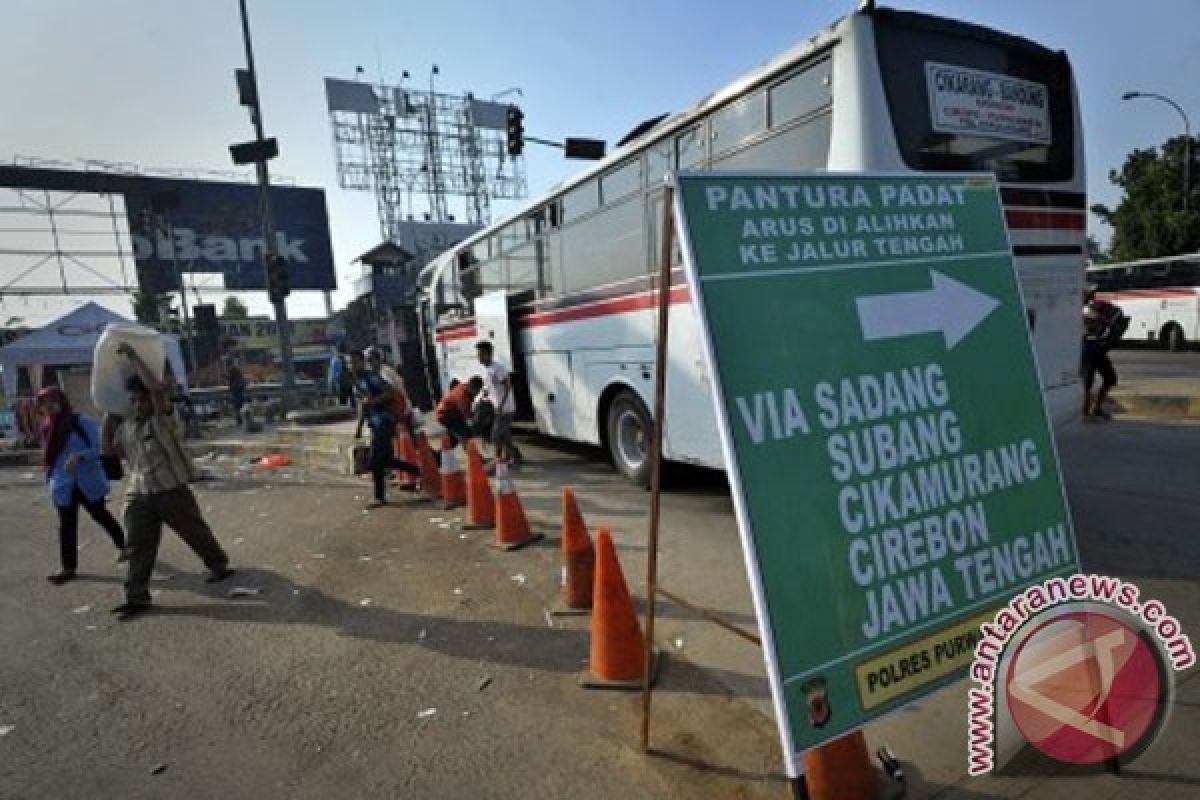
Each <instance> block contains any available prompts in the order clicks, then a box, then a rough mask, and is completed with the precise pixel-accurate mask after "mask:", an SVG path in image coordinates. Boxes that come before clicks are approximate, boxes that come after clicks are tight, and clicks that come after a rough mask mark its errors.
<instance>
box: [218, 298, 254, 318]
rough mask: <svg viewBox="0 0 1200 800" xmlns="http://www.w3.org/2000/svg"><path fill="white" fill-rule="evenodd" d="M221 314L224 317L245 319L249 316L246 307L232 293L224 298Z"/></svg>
mask: <svg viewBox="0 0 1200 800" xmlns="http://www.w3.org/2000/svg"><path fill="white" fill-rule="evenodd" d="M221 316H222V317H224V318H225V319H246V318H247V317H249V316H250V312H249V311H248V310H247V309H246V304H245V303H243V302H242V301H241V300H239V299H237V297H235V296H234V295H229V296H228V297H226V298H225V308H223V309H222V310H221Z"/></svg>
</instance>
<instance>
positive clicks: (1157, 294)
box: [1096, 289, 1196, 300]
mask: <svg viewBox="0 0 1200 800" xmlns="http://www.w3.org/2000/svg"><path fill="white" fill-rule="evenodd" d="M1096 296H1097V297H1099V298H1100V299H1102V300H1103V299H1108V300H1113V299H1116V300H1161V299H1162V298H1164V297H1195V296H1196V290H1195V289H1126V290H1125V291H1121V292H1097V293H1096Z"/></svg>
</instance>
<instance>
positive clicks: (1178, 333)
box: [1159, 322, 1187, 353]
mask: <svg viewBox="0 0 1200 800" xmlns="http://www.w3.org/2000/svg"><path fill="white" fill-rule="evenodd" d="M1159 338H1160V339H1161V340H1162V343H1163V347H1165V348H1166V349H1167V350H1170V351H1171V352H1172V353H1178V352H1179V351H1181V350H1183V349H1184V347H1186V346H1187V338H1186V337H1184V335H1183V328H1181V327H1179V325H1178V324H1177V323H1174V322H1170V323H1167V327H1165V328H1163V332H1162V336H1161V337H1159Z"/></svg>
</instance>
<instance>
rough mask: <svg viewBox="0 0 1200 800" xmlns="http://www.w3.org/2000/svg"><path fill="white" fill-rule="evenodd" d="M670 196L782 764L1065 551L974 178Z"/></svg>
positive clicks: (1020, 345)
mask: <svg viewBox="0 0 1200 800" xmlns="http://www.w3.org/2000/svg"><path fill="white" fill-rule="evenodd" d="M677 186H678V189H677V193H676V214H677V218H678V220H679V230H680V231H681V232H682V236H683V239H684V252H685V262H686V267H687V270H688V280H689V283H690V286H691V287H692V291H693V297H694V300H695V302H696V306H697V308H698V311H699V314H700V317H701V328H702V330H703V331H704V333H705V338H706V348H707V353H708V359H709V367H710V372H711V374H712V375H713V376H714V387H715V393H716V397H717V409H718V417H719V419H720V423H721V431H722V439H723V442H724V447H725V455H726V461H727V463H728V464H729V468H730V473H731V476H732V479H733V485H734V499H735V504H736V506H737V511H738V521H739V527H740V528H741V532H742V540H743V545H744V547H745V552H746V562H747V565H748V568H749V571H750V579H751V586H752V588H753V591H754V596H755V603H756V606H757V611H758V615H759V619H760V621H761V626H762V629H763V645H764V651H765V656H766V660H767V669H768V673H769V674H770V678H771V684H772V690H773V692H774V699H775V708H776V712H777V715H778V718H779V721H780V729H781V734H782V737H783V740H784V748H785V752H786V753H787V757H788V763H789V767H790V768H791V769H792V770H793V774H795V769H796V756H797V755H798V754H799V753H801V752H803V751H804V750H807V749H809V748H811V747H813V746H815V745H818V744H820V743H822V742H824V741H826V740H829V739H832V738H836V737H837V736H840V735H842V734H844V733H846V732H848V731H851V730H854V729H856V728H859V727H861V726H862V725H863V724H865V723H866V722H867V721H868V720H870V719H873V718H875V717H877V716H880V715H882V714H885V713H887V712H889V711H893V710H895V709H897V708H899V707H901V706H903V705H905V704H907V703H910V702H912V701H913V700H915V699H917V698H919V697H921V696H922V695H925V694H927V693H929V692H930V691H932V690H933V689H935V688H937V687H940V686H944V685H945V684H946V683H948V682H949V681H952V680H954V679H956V678H958V677H960V676H961V675H962V673H963V670H964V669H965V668H966V667H967V666H968V665H969V663H970V660H971V657H972V654H973V651H974V646H975V643H976V641H977V639H978V636H979V631H978V626H979V624H980V623H981V622H982V621H983V619H984V618H985V617H986V616H987V615H988V614H989V612H993V611H994V610H995V609H996V608H997V607H998V606H999V605H1001V604H1003V603H1004V602H1005V601H1006V600H1007V599H1008V598H1009V597H1011V596H1012V595H1014V594H1015V593H1016V592H1018V591H1020V590H1022V589H1024V588H1026V587H1028V586H1030V585H1031V584H1034V583H1037V582H1040V581H1043V580H1045V579H1047V578H1050V577H1052V576H1056V575H1061V574H1069V573H1072V572H1075V571H1076V570H1077V554H1076V548H1075V540H1074V533H1073V531H1072V528H1071V520H1070V516H1069V514H1068V512H1067V507H1066V502H1065V499H1064V495H1063V490H1062V484H1061V480H1060V477H1059V468H1058V460H1057V456H1056V453H1055V450H1054V443H1053V440H1052V438H1051V434H1050V430H1049V425H1048V423H1047V417H1046V413H1045V408H1044V406H1043V400H1042V394H1041V389H1040V386H1039V382H1038V375H1037V369H1036V366H1035V364H1034V357H1033V351H1032V348H1031V346H1030V341H1029V335H1028V332H1027V329H1026V324H1027V323H1026V317H1025V312H1024V308H1023V305H1022V302H1021V297H1020V292H1019V289H1018V287H1017V282H1016V278H1015V275H1014V271H1013V264H1012V256H1011V250H1010V249H1009V243H1008V237H1007V234H1006V232H1005V228H1004V219H1003V216H1002V211H1001V207H1000V201H999V195H998V193H997V190H996V186H995V183H994V181H993V179H992V178H991V177H990V176H974V175H972V176H964V175H939V176H936V177H935V176H915V175H905V176H847V175H836V176H835V175H829V174H813V175H778V174H775V175H765V176H764V175H751V174H734V173H708V174H703V173H695V174H689V173H682V174H680V175H679V176H678V184H677Z"/></svg>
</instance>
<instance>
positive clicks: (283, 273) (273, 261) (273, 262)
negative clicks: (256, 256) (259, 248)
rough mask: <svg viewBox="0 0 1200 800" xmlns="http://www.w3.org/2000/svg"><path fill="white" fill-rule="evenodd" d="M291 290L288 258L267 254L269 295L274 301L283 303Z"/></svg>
mask: <svg viewBox="0 0 1200 800" xmlns="http://www.w3.org/2000/svg"><path fill="white" fill-rule="evenodd" d="M290 292H291V289H290V288H289V286H288V263H287V259H286V258H284V257H283V256H280V255H274V256H267V296H268V297H269V298H271V302H272V303H282V302H283V299H284V298H285V297H287V296H288V294H289V293H290Z"/></svg>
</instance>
